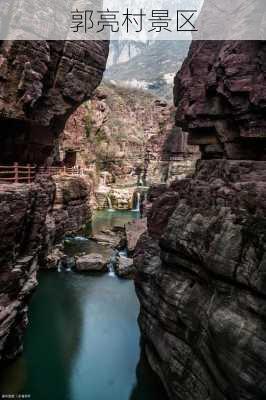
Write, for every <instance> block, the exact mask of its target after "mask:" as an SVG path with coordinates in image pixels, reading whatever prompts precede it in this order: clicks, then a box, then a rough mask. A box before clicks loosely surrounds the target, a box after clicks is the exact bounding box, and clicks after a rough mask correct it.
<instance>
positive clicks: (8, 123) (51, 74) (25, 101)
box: [0, 41, 108, 164]
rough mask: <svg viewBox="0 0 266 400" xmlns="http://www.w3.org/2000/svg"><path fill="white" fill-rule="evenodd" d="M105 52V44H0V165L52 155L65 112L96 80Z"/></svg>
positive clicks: (89, 91) (84, 96)
mask: <svg viewBox="0 0 266 400" xmlns="http://www.w3.org/2000/svg"><path fill="white" fill-rule="evenodd" d="M107 55H108V42H97V41H84V42H83V41H72V42H69V41H49V42H47V41H6V42H5V41H4V42H1V44H0V124H1V138H0V140H1V149H2V151H1V156H0V161H1V163H11V162H14V161H18V162H21V163H25V162H30V163H37V164H43V163H44V162H45V161H46V160H47V158H48V157H50V156H51V154H52V152H53V150H54V145H55V141H56V139H57V137H58V135H59V133H60V132H61V131H62V130H63V128H64V125H65V121H66V119H67V118H68V116H69V115H70V114H71V113H72V112H73V111H74V110H75V109H76V107H77V106H78V105H79V104H81V103H82V102H84V101H85V100H86V99H88V98H89V97H90V96H91V94H92V92H93V90H94V89H95V88H96V87H97V86H98V84H99V83H100V81H101V78H102V74H103V71H104V69H105V64H106V59H107Z"/></svg>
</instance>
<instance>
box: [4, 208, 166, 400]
mask: <svg viewBox="0 0 266 400" xmlns="http://www.w3.org/2000/svg"><path fill="white" fill-rule="evenodd" d="M128 217H130V216H129V215H128V216H126V214H125V215H123V216H121V215H120V216H119V215H117V216H115V215H113V216H112V217H110V220H112V221H115V223H114V222H111V225H112V224H115V225H117V218H120V221H121V218H122V219H123V221H124V219H125V218H128ZM131 217H132V218H134V216H131ZM97 218H98V219H97ZM102 218H103V215H101V214H100V215H97V217H96V225H94V229H97V230H98V229H101V226H103V227H104V228H106V224H103V225H102V222H103V221H102ZM97 224H99V225H97ZM97 226H98V227H97ZM81 241H82V240H81ZM138 312H139V304H138V300H137V298H136V295H135V290H134V286H133V282H131V281H124V280H120V279H118V278H116V277H113V276H110V275H108V274H104V275H80V274H76V273H73V272H61V273H58V272H42V273H40V274H39V287H38V289H37V290H36V292H35V294H34V296H33V298H32V300H31V303H30V313H29V320H30V324H29V327H28V330H27V333H26V335H25V343H24V352H23V354H22V355H21V356H20V357H19V358H18V359H17V360H16V361H15V362H14V363H12V364H11V365H9V366H8V367H7V368H6V369H5V370H4V371H2V372H1V377H0V389H1V393H7V394H8V393H25V394H30V395H31V400H165V399H166V395H165V393H164V391H163V389H162V387H161V384H160V382H159V380H158V378H157V376H155V375H154V373H153V372H152V371H151V369H150V367H149V366H148V364H147V360H146V358H145V356H144V354H143V351H141V347H140V333H139V328H138V325H137V316H138Z"/></svg>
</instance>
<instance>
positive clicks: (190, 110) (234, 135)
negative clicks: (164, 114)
mask: <svg viewBox="0 0 266 400" xmlns="http://www.w3.org/2000/svg"><path fill="white" fill-rule="evenodd" d="M265 69H266V43H265V42H263V41H261V42H254V41H253V42H252V41H250V42H245V41H243V42H235V41H228V42H222V41H220V42H215V41H205V42H204V41H199V42H194V43H192V46H191V48H190V52H189V55H188V57H187V59H186V61H185V62H184V65H183V68H182V69H181V71H180V72H179V73H178V75H177V76H176V79H175V90H174V92H175V103H176V106H177V114H176V122H177V125H179V126H183V128H185V130H188V131H189V132H190V143H192V144H198V145H200V146H201V150H202V155H203V158H228V159H233V160H234V159H237V160H238V159H252V160H265V146H266V134H265V132H266V130H265V127H266V120H265V108H266V97H265V93H266V74H265Z"/></svg>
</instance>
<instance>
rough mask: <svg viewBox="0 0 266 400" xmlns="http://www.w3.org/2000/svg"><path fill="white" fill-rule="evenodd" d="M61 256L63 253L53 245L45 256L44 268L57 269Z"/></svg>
mask: <svg viewBox="0 0 266 400" xmlns="http://www.w3.org/2000/svg"><path fill="white" fill-rule="evenodd" d="M63 257H64V253H63V252H62V251H61V250H60V248H58V247H55V248H54V249H53V250H52V251H51V253H50V254H49V255H48V256H47V258H46V264H45V268H46V269H57V268H58V264H59V262H60V261H61V259H62V258H63Z"/></svg>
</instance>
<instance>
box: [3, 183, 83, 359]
mask: <svg viewBox="0 0 266 400" xmlns="http://www.w3.org/2000/svg"><path fill="white" fill-rule="evenodd" d="M88 200H89V188H87V185H86V183H85V182H84V181H82V179H81V178H79V179H77V178H73V177H69V178H65V179H63V180H62V179H59V178H58V177H56V178H55V179H46V178H39V179H38V180H37V181H36V183H34V184H32V185H22V184H14V185H8V186H7V185H1V188H0V208H1V213H2V218H1V221H2V223H1V232H0V235H1V239H2V240H1V258H0V289H1V293H0V362H1V361H3V360H7V359H11V358H13V357H14V356H16V355H17V354H18V353H19V352H20V351H21V348H22V337H23V333H24V330H25V328H26V326H27V323H28V317H27V311H28V306H27V303H28V299H29V296H30V295H31V294H32V291H33V289H34V288H35V286H36V285H37V280H36V273H37V269H38V267H39V266H42V267H45V263H46V257H47V255H48V254H49V251H50V250H51V248H52V246H53V245H54V244H55V243H56V241H59V240H60V239H62V237H63V235H65V234H67V233H69V234H70V233H72V232H77V231H78V230H80V229H81V228H82V226H83V225H84V224H86V222H88V221H89V218H90V215H88V206H87V202H88Z"/></svg>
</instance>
